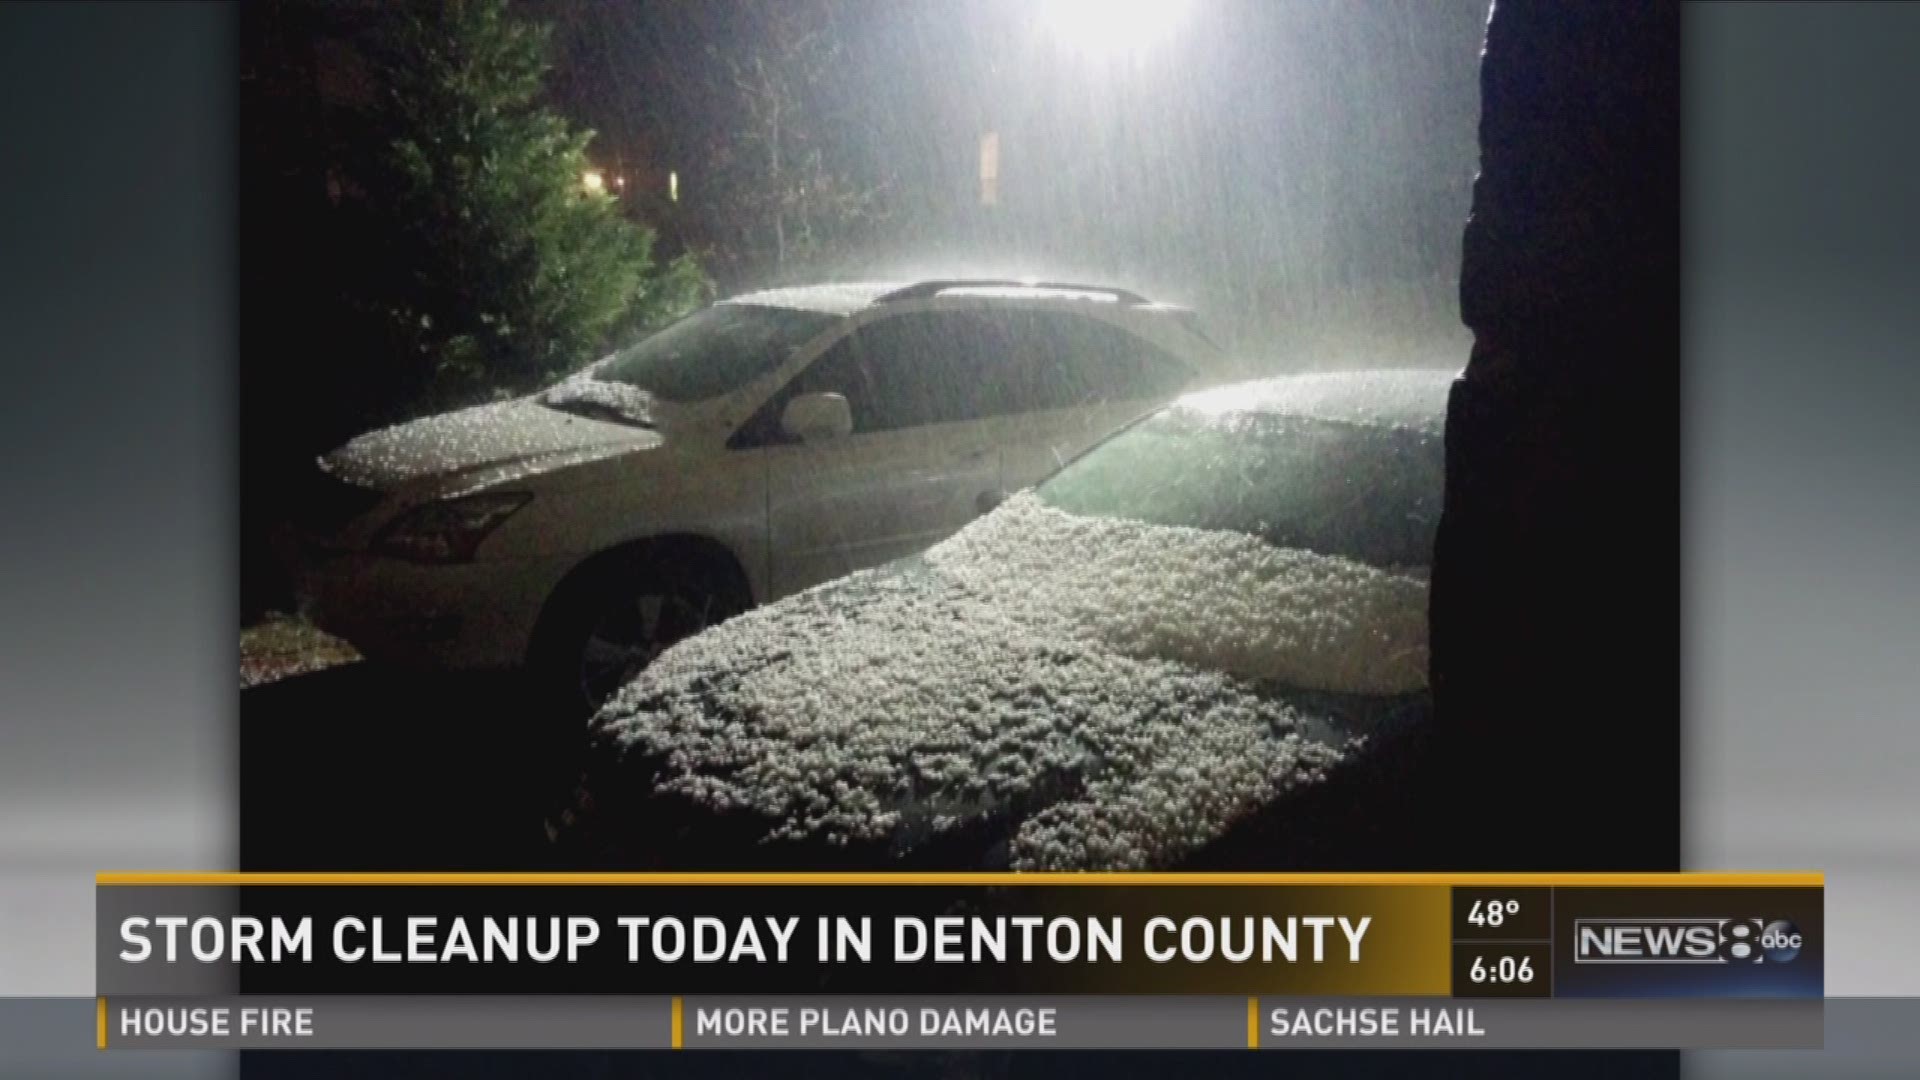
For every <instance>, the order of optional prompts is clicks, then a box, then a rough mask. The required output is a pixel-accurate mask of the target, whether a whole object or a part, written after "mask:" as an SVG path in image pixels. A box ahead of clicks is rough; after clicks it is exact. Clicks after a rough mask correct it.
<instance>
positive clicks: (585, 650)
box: [534, 563, 747, 714]
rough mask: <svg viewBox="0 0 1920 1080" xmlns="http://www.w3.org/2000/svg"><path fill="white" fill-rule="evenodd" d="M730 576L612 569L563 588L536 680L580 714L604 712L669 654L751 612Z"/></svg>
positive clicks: (539, 652) (539, 653) (695, 570)
mask: <svg viewBox="0 0 1920 1080" xmlns="http://www.w3.org/2000/svg"><path fill="white" fill-rule="evenodd" d="M740 592H741V590H740V589H739V588H738V587H737V586H736V585H734V584H732V583H731V582H729V581H728V580H727V579H726V577H725V575H721V574H717V573H714V572H712V571H709V570H705V569H703V568H700V567H685V568H671V569H670V568H666V567H657V568H656V567H638V566H630V565H621V564H618V563H616V564H612V565H609V566H606V567H604V568H602V569H601V570H598V571H596V572H593V573H589V574H587V575H585V576H584V577H582V578H581V579H580V580H578V581H575V582H571V583H569V584H568V585H567V586H565V587H563V590H562V593H563V594H562V595H559V596H556V597H555V598H554V602H553V609H552V610H550V612H549V617H548V620H547V623H548V625H547V626H546V627H545V632H544V633H543V634H542V635H541V638H542V640H541V641H540V642H539V643H538V644H537V645H536V659H535V665H534V666H535V668H536V675H537V677H538V678H539V679H540V680H541V682H543V683H545V684H546V686H547V688H548V689H549V690H550V691H551V692H552V693H553V694H554V695H555V697H556V699H557V700H559V701H561V702H563V703H564V704H566V705H567V706H568V707H570V708H572V709H577V710H578V711H580V712H581V713H583V714H584V713H590V712H592V711H594V710H595V709H598V708H599V707H600V706H601V705H602V704H604V703H605V702H606V700H607V699H608V698H610V697H612V696H613V694H614V693H615V692H616V691H618V690H619V689H620V688H621V687H622V686H625V685H626V684H627V683H629V682H631V681H633V679H634V677H635V676H637V675H639V674H640V673H641V672H642V671H644V670H646V668H647V665H649V664H651V663H653V661H654V658H655V657H657V656H659V655H660V654H661V653H662V652H665V651H666V649H667V647H668V646H670V645H672V644H674V643H675V642H678V641H680V640H682V639H684V638H687V637H691V636H692V635H694V634H697V633H699V632H700V631H702V630H704V629H706V628H707V627H709V626H712V625H714V624H715V623H718V622H720V621H722V620H724V619H727V618H730V617H731V616H734V615H737V614H739V613H740V612H741V611H743V610H745V609H746V606H747V605H746V603H745V601H744V599H743V598H742V596H741V595H740Z"/></svg>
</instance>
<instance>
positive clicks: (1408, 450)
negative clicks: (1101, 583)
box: [1037, 405, 1445, 568]
mask: <svg viewBox="0 0 1920 1080" xmlns="http://www.w3.org/2000/svg"><path fill="white" fill-rule="evenodd" d="M1441 446H1442V443H1441V440H1440V437H1439V436H1438V435H1437V434H1432V433H1427V432H1421V431H1414V430H1409V429H1404V428H1393V427H1380V426H1375V425H1366V424H1356V423H1348V422H1341V421H1332V420H1318V419H1309V418H1302V417H1294V416H1284V415H1276V414H1271V413H1229V414H1224V415H1223V414H1219V413H1214V412H1210V411H1206V410H1201V409H1195V408H1191V407H1186V406H1179V405H1176V406H1172V407H1170V408H1167V409H1164V410H1162V411H1160V412H1158V413H1155V414H1153V415H1152V416H1150V417H1147V418H1146V419H1144V420H1142V421H1140V422H1139V423H1137V424H1135V425H1134V426H1133V427H1131V428H1129V429H1128V430H1126V431H1125V432H1122V433H1121V434H1119V435H1117V436H1115V437H1113V438H1112V439H1109V440H1107V441H1106V442H1105V443H1103V444H1101V445H1100V446H1098V447H1096V448H1094V449H1093V450H1092V451H1090V452H1088V453H1087V454H1086V455H1084V456H1082V457H1081V458H1079V459H1078V460H1076V461H1074V462H1073V463H1071V464H1069V465H1068V466H1067V467H1066V468H1065V469H1063V470H1061V471H1060V472H1059V473H1058V474H1056V475H1055V476H1054V477H1053V478H1052V479H1051V480H1049V481H1047V482H1046V483H1044V484H1042V485H1040V487H1039V489H1038V492H1037V494H1038V496H1039V498H1040V500H1041V501H1042V502H1043V503H1045V504H1046V505H1048V506H1051V507H1054V508H1055V509H1058V510H1064V511H1066V512H1068V513H1072V514H1078V515H1082V516H1093V517H1109V518H1122V519H1131V520H1135V521H1142V522H1146V523H1148V524H1153V525H1170V526H1186V527H1190V528H1196V529H1206V530H1214V531H1225V532H1236V533H1244V534H1246V535H1250V536H1255V537H1258V538H1260V539H1262V540H1264V541H1266V542H1267V543H1269V544H1272V545H1274V546H1275V547H1282V548H1302V549H1305V550H1308V551H1314V552H1318V553H1320V554H1323V555H1337V556H1341V557H1344V558H1349V559H1354V560H1357V561H1359V562H1363V563H1367V564H1369V565H1372V566H1377V567H1383V568H1419V567H1425V566H1427V565H1429V564H1430V563H1431V561H1432V558H1433V538H1434V530H1435V528H1436V526H1437V525H1438V523H1439V518H1440V495H1441V489H1442V478H1443V476H1444V475H1445V460H1444V457H1443V454H1442V449H1441Z"/></svg>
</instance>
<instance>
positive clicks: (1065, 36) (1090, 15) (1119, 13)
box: [1040, 0, 1192, 57]
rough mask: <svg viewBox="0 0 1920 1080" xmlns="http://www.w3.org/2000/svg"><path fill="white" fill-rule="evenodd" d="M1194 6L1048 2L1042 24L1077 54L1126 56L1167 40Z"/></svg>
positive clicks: (1152, 0) (1179, 0) (1161, 1)
mask: <svg viewBox="0 0 1920 1080" xmlns="http://www.w3.org/2000/svg"><path fill="white" fill-rule="evenodd" d="M1191 6H1192V4H1191V2H1190V0H1046V3H1045V4H1044V5H1042V6H1041V8H1040V22H1041V25H1042V26H1044V27H1045V28H1046V30H1047V32H1048V33H1050V34H1051V35H1052V36H1053V37H1054V39H1055V40H1056V41H1058V42H1059V43H1060V44H1061V45H1063V46H1065V47H1067V48H1069V49H1072V50H1074V51H1076V52H1081V53H1085V54H1087V55H1088V56H1093V57H1108V56H1125V55H1131V54H1135V53H1138V52H1140V51H1141V50H1143V49H1146V48H1148V47H1149V46H1152V45H1153V44H1155V43H1156V42H1159V41H1161V40H1163V39H1164V38H1166V37H1167V36H1168V35H1169V34H1170V33H1172V32H1173V30H1174V29H1175V28H1176V27H1177V26H1179V24H1180V23H1181V22H1182V21H1183V20H1184V19H1185V18H1186V15H1187V10H1188V8H1190V7H1191Z"/></svg>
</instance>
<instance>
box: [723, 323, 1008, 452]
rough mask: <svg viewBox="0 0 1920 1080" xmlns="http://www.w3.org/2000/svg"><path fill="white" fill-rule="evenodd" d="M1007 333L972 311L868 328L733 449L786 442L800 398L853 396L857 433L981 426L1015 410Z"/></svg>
mask: <svg viewBox="0 0 1920 1080" xmlns="http://www.w3.org/2000/svg"><path fill="white" fill-rule="evenodd" d="M1009 348H1010V343H1009V341H1008V336H1007V327H1005V326H1004V325H1003V324H1002V323H1000V322H999V321H997V320H994V319H991V318H986V317H982V316H979V315H976V314H974V313H972V312H914V313H909V314H904V315H895V316H893V317H891V318H886V319H881V320H878V321H876V322H872V323H868V324H866V325H865V326H862V327H861V328H859V329H858V330H855V331H854V332H853V333H852V334H849V335H848V336H846V337H844V338H842V339H841V340H840V341H839V342H838V343H837V344H835V345H834V346H833V347H832V348H831V349H828V350H827V351H826V352H825V353H823V354H822V355H821V356H820V357H819V359H817V360H815V361H814V362H813V363H812V364H811V365H809V366H808V368H807V370H805V371H803V372H801V373H800V374H799V375H798V376H796V377H795V378H794V379H793V381H792V382H790V383H788V384H787V385H786V387H785V388H783V389H782V390H781V391H780V392H779V393H777V394H775V395H774V396H773V398H772V400H770V401H768V402H767V404H766V406H765V407H764V408H762V409H761V411H760V413H759V414H757V415H756V416H755V417H754V418H753V419H752V420H750V421H748V423H747V424H746V425H745V426H744V427H743V428H742V429H741V430H740V432H739V434H738V435H736V436H735V439H734V445H736V446H739V445H748V446H763V445H768V444H771V443H779V442H784V441H786V440H785V437H784V436H783V434H782V433H781V431H780V413H781V410H783V409H785V408H786V403H787V402H788V401H791V400H792V399H793V398H795V397H797V396H799V395H801V394H808V393H825V392H832V393H838V394H843V395H845V396H846V399H847V404H848V406H849V407H850V408H851V410H852V412H853V430H854V431H855V432H876V431H897V430H900V429H902V428H913V427H922V426H925V425H928V424H940V423H948V422H952V421H959V420H977V419H981V418H983V417H988V416H995V415H999V414H1001V413H1004V412H1007V411H1008V410H1009V404H1008V403H1009V401H1010V400H1011V398H1012V393H1013V388H1012V387H1010V386H1009V385H1008V378H1007V363H1006V357H1007V354H1008V350H1009Z"/></svg>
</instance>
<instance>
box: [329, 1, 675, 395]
mask: <svg viewBox="0 0 1920 1080" xmlns="http://www.w3.org/2000/svg"><path fill="white" fill-rule="evenodd" d="M547 45H548V28H547V27H546V26H544V25H540V24H534V23H529V22H524V21H520V20H517V19H515V18H513V17H511V16H510V15H509V14H508V13H507V11H506V5H505V2H504V0H445V2H443V3H434V4H430V5H429V4H422V5H405V6H396V7H395V8H394V9H391V10H390V12H389V13H388V14H387V16H386V17H384V18H383V19H382V20H381V25H380V26H379V28H378V29H377V30H376V32H375V33H374V34H373V35H372V40H371V41H370V42H369V45H368V57H369V60H370V62H371V66H372V69H373V70H372V76H373V80H372V81H373V83H374V85H375V86H376V87H377V91H376V94H375V96H374V99H373V101H372V102H371V103H370V104H369V106H368V107H367V109H366V111H365V116H364V123H365V124H366V125H367V131H366V136H365V138H363V139H361V140H359V142H360V143H361V145H362V147H363V149H364V152H365V155H366V156H365V160H363V161H360V162H357V163H356V164H355V166H354V167H353V169H352V172H353V174H354V175H353V183H354V184H355V185H356V186H357V187H359V188H361V189H362V190H361V191H360V192H359V195H360V196H361V197H359V198H357V199H355V200H354V202H355V203H356V204H358V206H359V208H360V209H359V212H360V214H361V215H362V216H363V220H362V222H361V226H362V235H363V236H364V237H365V238H366V242H367V246H368V248H369V249H370V250H368V252H367V253H366V254H367V258H366V260H365V266H364V278H363V280H362V281H361V282H360V283H359V287H358V288H357V289H355V292H356V293H357V295H358V297H359V300H360V303H361V305H362V307H363V309H364V311H365V313H366V314H368V315H370V316H372V318H373V320H374V322H375V323H376V324H377V325H378V326H379V328H380V333H381V334H382V336H384V337H385V338H386V339H387V342H388V345H389V347H390V348H391V349H393V350H394V351H395V352H396V353H397V354H398V355H402V356H405V357H407V358H409V359H411V360H412V361H414V363H413V364H411V365H410V369H409V372H408V374H409V375H410V376H411V377H412V378H413V379H414V380H415V381H416V384H417V388H418V391H419V395H420V397H421V398H422V399H423V401H424V402H425V403H428V404H434V405H444V404H451V403H454V402H458V401H462V400H472V399H474V398H476V397H480V396H483V395H484V394H486V393H488V392H493V393H499V392H503V391H505V392H519V391H524V390H528V389H531V388H533V387H535V386H538V385H541V384H544V383H546V382H549V381H551V380H553V379H554V378H556V377H558V376H560V375H563V374H565V373H566V372H568V371H571V370H573V369H574V368H577V367H578V366H579V365H581V364H582V363H584V362H585V361H586V360H588V359H591V358H592V356H593V355H594V353H595V350H596V349H597V348H599V347H600V346H601V345H602V344H604V342H605V340H606V338H607V336H608V334H609V333H610V332H612V331H615V330H616V329H620V328H632V327H636V326H646V325H651V324H657V323H658V322H661V321H664V320H665V319H666V318H669V317H672V316H674V315H677V314H679V313H681V312H683V311H685V310H687V309H688V308H690V307H692V306H695V305H696V304H698V303H699V302H700V301H701V300H703V299H705V292H706V283H705V278H704V275H702V274H701V272H700V270H699V267H698V266H697V265H695V264H694V263H693V261H692V260H691V259H689V258H685V257H682V258H681V259H678V260H674V261H673V262H671V263H669V264H668V265H666V266H665V267H658V266H656V265H655V260H654V257H653V242H654V235H653V233H652V231H651V230H649V229H647V228H645V227H643V226H640V225H638V224H635V223H633V222H630V221H628V220H626V219H624V218H623V217H622V216H621V214H620V212H619V207H618V205H617V203H616V201H615V199H614V198H613V196H611V195H609V194H606V193H604V192H596V191H589V190H587V188H586V186H585V185H584V184H583V182H582V180H583V176H584V174H585V173H586V171H587V170H588V168H589V167H590V165H589V162H588V159H587V155H586V149H587V145H588V143H589V141H590V140H591V139H592V137H593V134H592V132H590V131H586V130H582V129H579V128H576V127H574V126H573V125H571V124H569V123H568V122H567V120H566V119H565V118H563V117H561V116H559V115H557V114H556V113H554V112H552V111H551V110H550V109H548V108H546V106H545V105H544V103H543V101H542V92H543V86H544V82H545V78H546V74H547V71H548V66H549V62H548V58H547V55H548V48H547Z"/></svg>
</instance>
